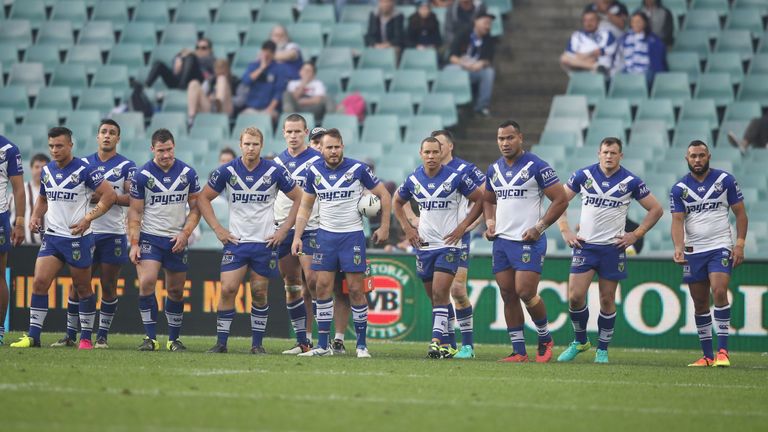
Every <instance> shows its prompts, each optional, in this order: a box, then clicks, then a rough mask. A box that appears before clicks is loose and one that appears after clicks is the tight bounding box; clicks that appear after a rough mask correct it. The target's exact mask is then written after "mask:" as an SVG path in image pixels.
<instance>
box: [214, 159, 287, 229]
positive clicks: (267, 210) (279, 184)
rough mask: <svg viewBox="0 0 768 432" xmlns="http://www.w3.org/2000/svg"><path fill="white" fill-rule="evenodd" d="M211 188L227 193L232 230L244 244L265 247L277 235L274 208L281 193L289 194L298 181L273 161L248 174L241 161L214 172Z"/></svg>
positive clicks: (263, 163)
mask: <svg viewBox="0 0 768 432" xmlns="http://www.w3.org/2000/svg"><path fill="white" fill-rule="evenodd" d="M208 186H210V187H211V188H212V189H213V190H215V191H216V192H218V193H222V192H223V191H224V190H225V189H226V190H227V196H228V201H229V230H230V232H231V233H232V234H233V235H234V236H235V237H237V238H238V239H239V240H240V242H241V243H266V241H267V238H268V237H270V236H272V234H274V232H275V216H274V211H273V206H274V205H275V204H276V196H277V194H278V191H280V192H282V193H283V194H285V193H288V192H290V191H291V190H293V188H294V187H296V181H295V180H294V179H293V178H291V176H290V175H289V174H288V172H287V171H286V170H285V168H283V167H282V166H280V165H279V164H277V163H276V162H273V161H271V160H267V159H261V160H260V161H259V164H258V165H257V166H256V168H254V169H253V171H249V170H248V168H246V166H245V164H243V161H242V158H236V159H235V160H233V161H232V162H229V163H227V164H225V165H222V166H220V167H219V168H217V169H216V170H214V171H213V173H211V177H210V178H209V179H208ZM289 201H290V200H289Z"/></svg>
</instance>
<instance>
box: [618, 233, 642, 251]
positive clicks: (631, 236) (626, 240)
mask: <svg viewBox="0 0 768 432" xmlns="http://www.w3.org/2000/svg"><path fill="white" fill-rule="evenodd" d="M637 240H638V239H637V235H635V233H633V232H628V233H625V234H624V235H623V236H621V237H616V241H615V242H614V244H615V245H616V247H618V248H621V249H626V248H628V247H630V246H632V245H633V244H635V242H636V241H637Z"/></svg>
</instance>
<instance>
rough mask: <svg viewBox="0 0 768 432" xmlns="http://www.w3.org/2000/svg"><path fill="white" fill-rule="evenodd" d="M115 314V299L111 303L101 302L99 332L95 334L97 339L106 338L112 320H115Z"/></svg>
mask: <svg viewBox="0 0 768 432" xmlns="http://www.w3.org/2000/svg"><path fill="white" fill-rule="evenodd" d="M115 312H117V297H115V299H114V300H112V301H106V300H104V299H102V300H101V310H100V311H99V332H98V333H97V334H96V338H97V339H101V338H104V339H106V338H107V335H108V334H109V328H110V327H112V320H113V319H115Z"/></svg>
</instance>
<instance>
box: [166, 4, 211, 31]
mask: <svg viewBox="0 0 768 432" xmlns="http://www.w3.org/2000/svg"><path fill="white" fill-rule="evenodd" d="M173 22H176V23H188V24H196V25H199V26H205V25H208V24H209V23H210V22H211V12H210V10H209V8H208V5H207V4H204V3H197V2H193V3H190V2H185V3H184V6H183V7H180V8H177V9H176V14H175V15H174V18H173Z"/></svg>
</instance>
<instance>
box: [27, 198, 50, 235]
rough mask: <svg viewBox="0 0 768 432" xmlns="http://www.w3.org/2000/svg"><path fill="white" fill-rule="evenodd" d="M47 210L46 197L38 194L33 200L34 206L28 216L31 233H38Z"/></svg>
mask: <svg viewBox="0 0 768 432" xmlns="http://www.w3.org/2000/svg"><path fill="white" fill-rule="evenodd" d="M47 212H48V198H47V197H46V196H45V195H44V194H40V195H39V196H38V197H37V201H35V207H34V208H33V209H32V214H31V215H30V216H29V230H30V231H32V232H33V233H39V232H40V230H41V229H42V227H43V217H44V216H45V214H46V213H47Z"/></svg>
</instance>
